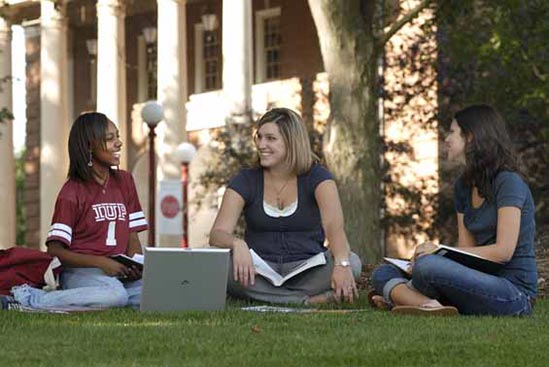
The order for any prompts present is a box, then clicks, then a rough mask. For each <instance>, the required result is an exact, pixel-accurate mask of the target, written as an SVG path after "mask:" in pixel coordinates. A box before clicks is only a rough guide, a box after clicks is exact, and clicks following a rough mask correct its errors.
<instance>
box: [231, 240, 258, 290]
mask: <svg viewBox="0 0 549 367" xmlns="http://www.w3.org/2000/svg"><path fill="white" fill-rule="evenodd" d="M233 277H234V280H235V281H237V282H240V284H242V286H243V287H247V286H248V285H254V283H255V267H254V264H253V261H252V255H251V254H250V249H249V248H248V245H247V244H246V242H244V241H243V240H240V239H238V240H236V241H235V243H234V245H233Z"/></svg>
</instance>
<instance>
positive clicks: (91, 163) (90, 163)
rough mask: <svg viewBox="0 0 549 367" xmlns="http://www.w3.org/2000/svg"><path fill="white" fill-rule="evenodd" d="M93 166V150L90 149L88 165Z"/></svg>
mask: <svg viewBox="0 0 549 367" xmlns="http://www.w3.org/2000/svg"><path fill="white" fill-rule="evenodd" d="M92 166H93V161H92V151H91V150H90V160H89V161H88V167H92Z"/></svg>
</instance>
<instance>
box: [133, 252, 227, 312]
mask: <svg viewBox="0 0 549 367" xmlns="http://www.w3.org/2000/svg"><path fill="white" fill-rule="evenodd" d="M228 271H229V249H210V248H205V249H182V248H160V247H147V248H145V264H144V267H143V290H142V293H141V311H182V310H207V311H217V310H223V309H224V308H225V295H226V291H227V273H228Z"/></svg>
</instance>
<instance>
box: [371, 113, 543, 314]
mask: <svg viewBox="0 0 549 367" xmlns="http://www.w3.org/2000/svg"><path fill="white" fill-rule="evenodd" d="M445 143H446V148H447V151H448V158H449V159H450V160H454V161H458V162H461V163H463V164H464V165H465V168H464V171H463V173H462V174H461V175H460V176H459V177H458V179H457V180H456V184H455V187H454V188H455V192H454V197H455V208H456V212H457V223H458V244H457V246H458V247H459V248H460V249H461V250H463V251H466V252H469V253H471V254H474V255H478V256H481V257H483V258H486V259H488V260H491V261H493V262H498V263H502V264H503V265H502V267H501V270H499V271H496V272H495V273H493V274H487V273H483V272H481V271H478V270H474V269H471V268H469V267H467V266H465V265H462V264H459V263H457V262H455V261H453V260H450V259H448V258H446V257H443V256H437V255H433V254H431V253H432V252H433V251H435V250H436V249H437V246H436V245H434V244H432V243H424V244H422V245H419V246H418V247H417V248H416V252H415V254H414V260H415V261H414V263H413V267H412V269H411V274H407V273H405V272H403V271H401V270H399V269H397V268H396V267H394V266H392V265H388V264H387V265H382V266H380V267H379V268H378V269H376V271H375V272H374V273H373V275H372V282H373V284H374V288H375V292H376V293H377V294H378V295H373V296H372V297H371V300H372V303H374V304H375V305H377V306H379V307H385V308H387V307H391V306H393V305H394V307H393V308H392V309H393V311H394V312H398V313H414V314H417V313H420V314H421V313H426V314H437V313H438V314H446V315H448V314H455V313H457V312H458V311H459V313H462V314H475V315H526V314H530V313H531V312H532V306H533V303H534V299H535V297H536V294H537V270H536V260H535V253H534V233H535V218H534V212H535V207H534V201H533V199H532V194H531V193H530V189H529V188H528V186H527V185H526V183H525V182H524V181H523V179H522V178H521V176H520V175H519V174H518V173H517V172H518V171H519V166H518V162H517V159H516V157H515V154H514V152H513V150H512V148H511V142H510V139H509V135H508V134H507V130H506V128H505V122H504V120H503V119H502V117H501V116H500V115H499V114H498V113H497V112H496V111H495V110H494V109H493V108H492V107H490V106H486V105H476V106H470V107H468V108H465V109H464V110H461V111H459V112H458V113H456V115H455V118H454V120H453V121H452V124H451V126H450V133H449V134H448V136H447V137H446V140H445ZM443 305H444V306H443Z"/></svg>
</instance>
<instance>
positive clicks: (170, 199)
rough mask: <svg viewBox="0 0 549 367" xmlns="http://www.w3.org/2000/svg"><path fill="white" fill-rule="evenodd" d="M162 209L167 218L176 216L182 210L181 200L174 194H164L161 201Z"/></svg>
mask: <svg viewBox="0 0 549 367" xmlns="http://www.w3.org/2000/svg"><path fill="white" fill-rule="evenodd" d="M160 211H161V212H162V215H163V216H165V217H166V218H170V219H171V218H174V217H175V216H176V215H177V213H179V211H180V208H179V201H177V199H176V198H175V197H174V196H172V195H167V196H164V198H163V199H162V202H161V203H160Z"/></svg>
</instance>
